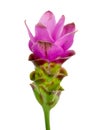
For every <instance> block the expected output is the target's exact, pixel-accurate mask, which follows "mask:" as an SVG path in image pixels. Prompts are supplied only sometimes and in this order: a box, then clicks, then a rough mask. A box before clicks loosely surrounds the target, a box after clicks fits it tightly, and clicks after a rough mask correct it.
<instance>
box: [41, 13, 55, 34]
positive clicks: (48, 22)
mask: <svg viewBox="0 0 98 130" xmlns="http://www.w3.org/2000/svg"><path fill="white" fill-rule="evenodd" d="M39 23H42V24H43V25H44V26H46V27H47V29H48V30H49V32H50V33H52V32H53V30H54V27H55V23H56V22H55V16H54V14H53V13H52V12H51V11H47V12H45V13H44V14H43V15H42V17H41V18H40V20H39Z"/></svg>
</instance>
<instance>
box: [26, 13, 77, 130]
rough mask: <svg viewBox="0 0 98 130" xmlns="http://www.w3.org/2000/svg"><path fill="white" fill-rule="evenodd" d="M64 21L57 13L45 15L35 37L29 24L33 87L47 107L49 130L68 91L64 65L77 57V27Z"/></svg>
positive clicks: (41, 103) (47, 129)
mask: <svg viewBox="0 0 98 130" xmlns="http://www.w3.org/2000/svg"><path fill="white" fill-rule="evenodd" d="M64 21H65V17H64V15H62V16H61V18H60V19H59V21H58V22H57V23H56V21H55V16H54V14H53V13H52V12H51V11H47V12H45V13H44V14H43V15H42V17H41V18H40V20H39V22H38V23H37V24H36V26H35V36H33V34H32V33H31V31H30V29H29V27H28V25H27V24H26V21H25V25H26V28H27V30H28V34H29V37H30V40H29V48H30V50H31V52H32V53H31V54H30V56H29V60H30V61H32V62H33V63H34V65H35V70H34V71H32V72H31V73H30V79H31V80H32V83H31V84H30V85H31V87H32V89H33V92H34V95H35V97H36V99H37V101H38V102H39V104H40V105H41V106H42V108H43V111H44V116H45V124H46V130H50V110H51V109H52V108H53V107H54V106H55V105H56V104H57V102H58V100H59V97H60V94H61V92H62V91H63V90H64V89H63V87H62V86H61V85H60V83H61V81H62V79H63V78H64V77H65V76H67V71H66V70H65V69H64V68H63V67H62V64H63V62H64V61H66V60H67V59H69V58H70V57H71V56H73V55H74V54H75V52H74V51H73V50H69V48H70V47H71V45H72V43H73V39H74V34H75V32H76V30H75V24H74V23H69V24H67V25H64Z"/></svg>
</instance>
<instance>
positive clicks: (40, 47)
mask: <svg viewBox="0 0 98 130" xmlns="http://www.w3.org/2000/svg"><path fill="white" fill-rule="evenodd" d="M64 21H65V17H64V15H62V16H61V18H60V19H59V21H58V22H57V23H56V20H55V16H54V14H53V13H52V12H51V11H47V12H45V13H44V14H43V15H42V17H41V18H40V20H39V22H38V23H37V24H36V26H35V36H33V34H32V33H31V31H30V29H29V27H28V26H27V24H26V21H25V25H26V27H27V30H28V33H29V37H30V40H29V48H30V50H31V51H32V52H33V54H31V55H30V57H29V60H32V61H36V62H37V61H38V60H44V61H48V62H52V61H53V62H57V63H63V62H64V61H66V60H67V59H68V58H69V57H71V56H72V55H74V54H75V52H74V51H73V50H69V48H70V47H71V45H72V43H73V39H74V34H75V32H76V30H75V24H74V23H69V24H67V25H64Z"/></svg>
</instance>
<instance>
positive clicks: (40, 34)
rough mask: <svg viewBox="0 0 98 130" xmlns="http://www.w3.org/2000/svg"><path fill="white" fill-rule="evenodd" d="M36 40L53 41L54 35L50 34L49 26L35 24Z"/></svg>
mask: <svg viewBox="0 0 98 130" xmlns="http://www.w3.org/2000/svg"><path fill="white" fill-rule="evenodd" d="M35 33H36V34H35V40H36V41H45V42H53V39H52V37H51V36H50V35H49V33H48V30H47V28H46V27H45V26H44V25H43V24H41V23H39V24H37V25H36V26H35Z"/></svg>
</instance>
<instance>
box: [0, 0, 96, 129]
mask: <svg viewBox="0 0 98 130" xmlns="http://www.w3.org/2000/svg"><path fill="white" fill-rule="evenodd" d="M47 10H51V11H52V12H53V13H54V14H55V15H56V19H57V20H58V19H59V17H60V16H61V15H62V14H64V15H65V17H66V20H65V23H68V22H75V24H76V28H77V29H78V32H77V33H76V34H75V39H74V44H73V46H72V49H74V50H75V51H76V55H75V56H74V57H72V58H71V59H69V60H68V61H67V62H66V63H64V65H63V66H64V67H65V68H66V69H67V71H68V73H69V76H68V77H66V78H65V79H64V80H63V82H62V86H63V87H64V89H65V91H64V92H63V93H62V94H61V98H60V101H59V103H58V104H57V106H56V107H55V108H54V109H53V110H51V130H98V62H97V61H98V4H97V0H81V1H79V0H35V1H34V0H16V1H15V0H1V1H0V130H45V127H44V117H43V111H42V109H41V106H40V105H39V104H38V103H37V101H36V99H35V97H34V95H33V92H32V89H31V88H30V86H29V84H30V83H31V81H30V80H29V73H30V72H31V71H32V70H33V69H34V67H33V65H32V63H31V62H29V61H28V56H29V54H30V53H31V52H30V51H29V49H28V40H29V37H28V34H27V30H26V28H25V25H24V20H25V19H26V20H27V23H28V24H29V26H30V28H31V30H32V32H34V26H35V24H36V23H37V22H38V20H39V18H40V16H41V15H42V14H43V13H44V12H45V11H47Z"/></svg>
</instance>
